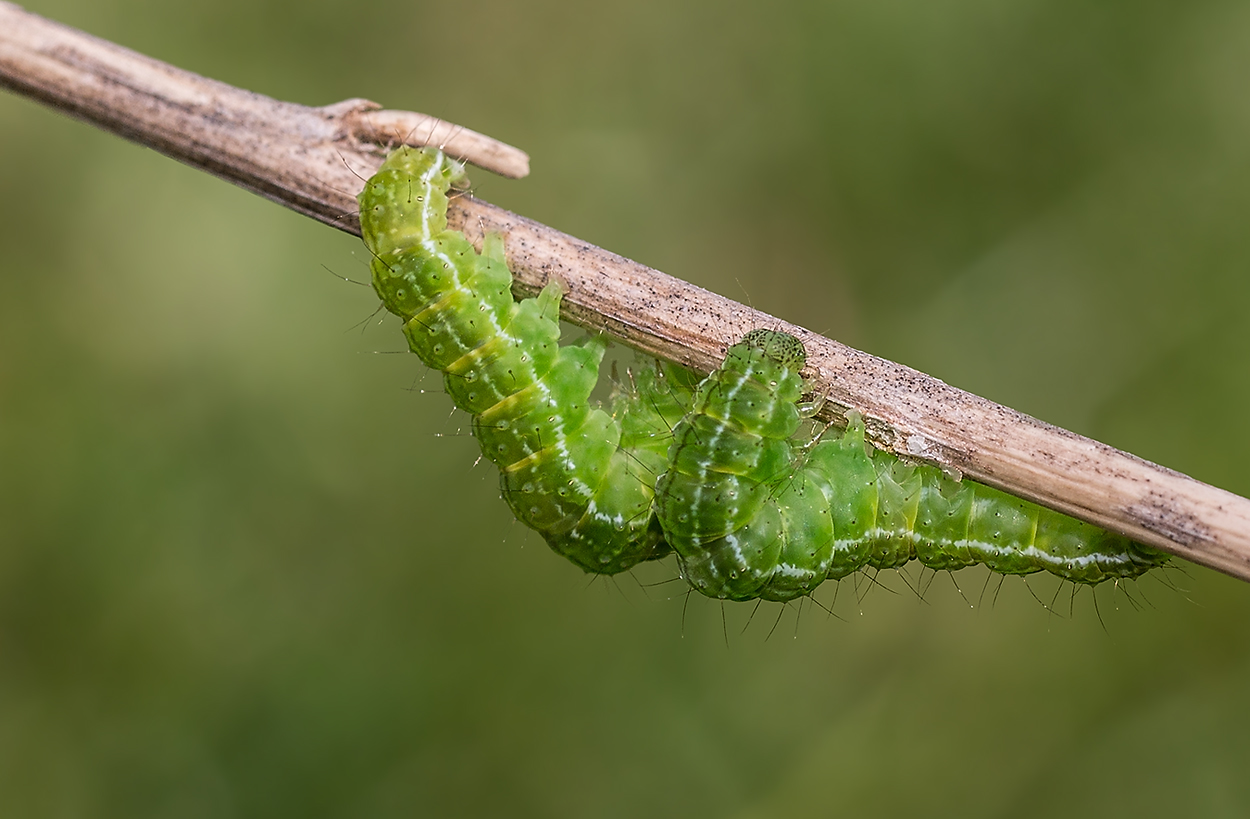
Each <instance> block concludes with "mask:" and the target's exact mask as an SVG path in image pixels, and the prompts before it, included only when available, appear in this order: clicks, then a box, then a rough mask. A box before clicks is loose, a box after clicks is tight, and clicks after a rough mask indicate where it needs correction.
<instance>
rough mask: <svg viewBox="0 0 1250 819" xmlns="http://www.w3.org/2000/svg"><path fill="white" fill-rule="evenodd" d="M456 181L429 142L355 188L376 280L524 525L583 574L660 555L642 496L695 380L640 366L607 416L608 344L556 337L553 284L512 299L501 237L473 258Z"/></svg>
mask: <svg viewBox="0 0 1250 819" xmlns="http://www.w3.org/2000/svg"><path fill="white" fill-rule="evenodd" d="M464 182H465V173H464V167H463V166H462V165H461V164H460V163H459V162H457V161H455V160H453V159H450V158H449V157H447V156H445V155H444V154H443V153H442V152H441V151H439V150H436V149H433V148H422V149H411V148H399V149H397V150H395V151H393V152H392V153H391V154H390V156H389V157H387V159H386V161H385V162H384V163H383V164H382V166H381V168H380V169H379V170H378V172H377V173H376V174H375V175H374V176H373V177H372V178H371V179H369V180H368V182H367V183H366V184H365V188H364V190H363V191H362V192H361V193H360V195H359V197H358V201H359V203H360V227H361V234H362V236H363V238H364V241H365V245H366V247H368V249H369V251H370V252H371V253H372V255H373V258H372V260H371V263H370V267H371V270H372V278H373V286H374V289H375V290H376V291H377V294H378V296H379V297H380V298H381V299H382V303H383V305H384V306H385V307H386V309H387V310H389V311H390V312H391V313H394V314H395V315H397V316H399V317H400V319H402V320H403V322H404V335H405V336H406V337H407V339H408V345H409V347H410V348H411V349H412V351H413V352H415V353H416V354H417V355H418V356H419V357H420V358H421V360H422V361H423V362H425V363H426V364H427V365H428V366H430V367H433V368H435V369H437V370H440V371H442V372H443V373H444V379H443V382H444V385H445V387H446V390H447V393H448V395H450V396H451V397H452V399H453V400H454V401H455V403H456V406H457V407H459V408H460V409H462V410H464V411H466V412H468V413H469V414H470V415H472V416H473V424H472V429H473V435H474V436H475V437H476V438H477V440H478V442H479V444H480V445H481V448H482V453H483V455H485V456H486V458H488V459H489V460H491V461H492V462H493V463H495V464H496V465H497V466H498V467H499V470H500V483H501V485H502V491H503V496H504V498H505V499H506V500H507V502H508V505H509V506H511V508H512V511H513V512H514V513H515V514H516V516H517V518H518V519H519V520H521V522H523V523H525V524H526V525H527V526H529V527H531V528H533V529H535V530H537V531H538V532H540V533H541V534H542V535H543V537H544V538H545V539H546V541H547V543H548V544H550V546H551V547H552V548H553V549H554V550H555V551H556V552H558V553H560V554H562V555H564V556H565V557H567V558H569V559H570V560H571V561H573V562H574V563H576V564H577V565H578V566H581V567H582V568H583V569H585V570H586V571H589V572H596V573H600V574H613V573H616V572H620V571H624V570H626V569H628V568H630V567H632V566H634V565H635V564H637V563H639V562H640V561H643V560H650V559H653V558H656V557H662V556H664V555H665V554H667V553H668V551H669V549H668V546H667V544H666V543H665V542H664V539H663V535H662V532H661V530H660V528H659V525H658V523H657V522H656V520H655V518H654V515H653V514H652V512H651V502H652V494H653V488H654V485H655V478H656V476H658V475H659V473H660V472H662V471H663V469H664V465H665V462H666V451H667V447H668V438H669V431H670V430H671V428H672V425H673V424H674V423H676V421H677V420H678V419H679V418H680V417H681V416H682V413H683V412H684V408H685V406H686V404H687V403H688V399H687V400H683V399H682V398H681V395H680V393H681V392H682V390H684V391H685V393H686V394H687V395H688V393H689V390H690V387H691V384H690V383H689V382H688V379H686V378H685V377H684V376H683V375H682V374H681V371H679V370H677V369H676V368H672V369H665V370H655V371H647V370H644V372H642V373H640V374H639V377H638V378H637V379H636V381H635V383H634V384H633V385H632V386H630V387H628V388H627V387H625V386H624V385H620V384H618V388H617V390H616V393H615V394H614V396H613V399H612V406H611V412H608V411H606V410H605V409H603V408H601V407H599V406H596V405H593V404H592V402H591V400H590V393H591V390H592V389H593V388H594V386H595V382H596V381H597V380H598V376H599V363H600V361H601V359H602V358H603V354H604V350H605V348H606V342H604V341H603V340H602V339H599V338H590V339H588V340H587V341H585V342H584V343H582V344H578V345H570V346H560V345H559V339H560V325H559V314H560V313H559V308H560V299H561V296H562V290H561V288H560V285H559V284H558V283H556V282H554V281H553V282H551V283H549V284H548V285H547V286H546V287H545V288H543V290H542V292H541V293H540V294H539V296H538V297H537V298H533V299H525V300H523V301H521V302H519V303H518V302H515V301H514V300H513V297H512V291H511V286H512V274H511V273H510V272H509V270H508V267H507V265H506V264H505V262H504V247H503V239H502V237H500V236H498V235H488V236H487V237H486V239H485V242H484V244H483V248H482V253H481V254H478V253H477V252H476V251H475V250H474V248H473V246H472V245H470V244H469V242H468V240H467V239H466V238H465V237H464V234H462V233H460V232H458V231H453V230H448V228H447V194H448V191H449V190H450V189H451V188H452V187H453V186H460V185H462V184H463V183H464Z"/></svg>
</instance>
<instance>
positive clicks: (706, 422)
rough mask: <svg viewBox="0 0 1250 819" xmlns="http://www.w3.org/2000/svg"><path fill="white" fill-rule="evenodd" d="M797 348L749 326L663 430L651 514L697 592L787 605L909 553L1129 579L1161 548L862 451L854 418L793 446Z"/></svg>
mask: <svg viewBox="0 0 1250 819" xmlns="http://www.w3.org/2000/svg"><path fill="white" fill-rule="evenodd" d="M806 358H807V354H806V351H805V350H804V348H803V344H802V342H800V341H799V340H798V339H797V338H795V337H793V336H791V335H788V334H786V333H780V332H774V331H771V330H754V331H752V332H750V333H748V334H747V335H746V336H745V337H744V338H743V339H742V341H740V342H739V343H737V344H735V345H733V346H732V347H730V348H729V351H728V353H727V355H726V356H725V361H724V363H723V364H722V365H721V367H720V368H719V369H717V370H716V371H714V372H713V373H712V374H711V375H709V376H708V377H707V378H706V379H705V380H704V381H703V382H702V383H701V384H700V385H699V387H698V389H697V393H696V395H695V398H694V403H693V405H692V407H691V410H690V412H689V413H688V414H687V415H686V416H685V417H684V418H683V419H682V420H681V422H680V423H679V424H678V425H677V428H676V429H675V430H674V440H673V443H672V446H671V448H670V451H669V461H670V464H669V468H668V470H667V471H666V472H665V473H664V475H663V476H662V477H661V478H660V481H659V484H658V486H657V488H656V500H655V504H656V512H657V516H658V518H659V520H660V524H661V527H662V528H663V531H664V535H665V538H666V539H667V541H668V543H669V544H670V545H671V546H672V547H673V549H674V550H675V551H676V552H677V555H678V560H679V562H680V564H681V568H682V574H683V575H684V576H685V578H686V579H687V580H688V581H689V582H690V584H691V585H692V586H693V587H694V588H695V589H697V590H698V591H700V592H702V593H703V594H705V595H708V596H709V597H715V598H721V599H727V600H751V599H755V598H763V599H765V600H778V601H786V600H792V599H794V598H796V597H800V596H803V595H806V594H810V593H811V592H812V591H813V590H814V589H815V588H816V586H817V585H819V584H820V583H822V582H824V581H825V580H827V579H838V578H841V577H845V576H846V575H848V574H850V573H852V572H855V571H858V570H860V569H862V568H864V567H873V568H877V569H885V568H895V567H898V566H901V565H903V564H904V563H907V562H908V561H910V560H912V559H917V560H919V561H920V562H921V563H922V564H923V565H925V566H928V567H930V568H933V569H936V570H955V569H961V568H964V567H965V566H970V565H972V564H974V563H983V564H985V565H986V566H988V567H989V568H990V569H991V570H993V571H995V572H999V573H1002V574H1031V573H1033V572H1038V571H1043V570H1044V571H1049V572H1051V573H1053V574H1056V575H1058V576H1059V577H1062V578H1064V579H1066V580H1071V581H1074V582H1077V583H1085V584H1090V585H1093V584H1097V583H1101V582H1102V581H1104V580H1110V579H1126V578H1132V577H1137V576H1139V575H1141V574H1143V573H1145V572H1147V571H1149V570H1150V569H1152V568H1154V567H1156V566H1161V565H1163V564H1164V563H1166V562H1167V560H1168V556H1167V555H1166V554H1165V553H1163V552H1160V551H1157V550H1155V549H1153V548H1151V547H1148V546H1143V545H1141V544H1139V543H1135V542H1133V541H1131V540H1129V539H1128V538H1126V537H1123V536H1121V535H1117V534H1114V533H1112V532H1108V531H1105V530H1103V529H1099V528H1098V527H1096V526H1093V525H1090V524H1088V523H1083V522H1081V521H1078V520H1076V519H1075V518H1070V517H1068V516H1066V515H1063V514H1060V513H1058V512H1054V511H1052V510H1049V509H1045V508H1043V507H1040V506H1038V505H1037V504H1034V503H1030V502H1029V501H1025V500H1021V499H1019V498H1015V497H1012V496H1010V495H1007V494H1005V493H1003V492H1000V491H998V490H996V489H992V488H990V487H988V486H984V485H981V484H976V483H973V482H971V481H965V482H956V481H954V480H951V479H950V478H947V477H946V476H945V475H943V473H942V472H941V470H939V469H938V468H936V467H933V466H927V465H913V464H906V463H903V462H902V461H900V460H899V459H898V458H896V457H895V456H894V455H892V454H890V453H887V452H883V451H879V452H876V453H873V454H871V455H870V454H869V449H868V448H867V445H866V442H865V440H864V424H863V421H862V420H861V419H860V418H859V417H858V416H857V415H852V416H851V418H850V423H849V425H848V427H847V429H846V431H845V433H844V434H843V435H841V437H838V438H829V439H824V440H818V441H813V442H812V443H811V444H810V445H799V443H798V441H797V439H796V438H795V435H796V433H797V432H798V430H799V427H800V425H801V423H802V415H803V413H802V411H801V408H800V405H799V404H798V403H797V402H798V401H799V399H800V397H801V395H802V394H803V392H804V388H805V384H804V382H803V380H802V378H801V377H800V375H799V370H800V369H802V367H803V365H804V363H805V362H806Z"/></svg>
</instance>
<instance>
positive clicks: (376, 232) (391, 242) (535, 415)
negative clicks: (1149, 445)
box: [359, 148, 1168, 601]
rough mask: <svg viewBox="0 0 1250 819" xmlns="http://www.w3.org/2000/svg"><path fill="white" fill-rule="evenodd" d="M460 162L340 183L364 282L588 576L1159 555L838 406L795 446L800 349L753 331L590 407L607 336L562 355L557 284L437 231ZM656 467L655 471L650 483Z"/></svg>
mask: <svg viewBox="0 0 1250 819" xmlns="http://www.w3.org/2000/svg"><path fill="white" fill-rule="evenodd" d="M464 182H465V174H464V168H463V166H462V165H461V164H460V163H459V162H456V161H455V160H452V159H449V158H448V157H446V156H445V155H444V154H443V153H442V152H441V151H438V150H436V149H433V148H421V149H411V148H400V149H398V150H396V151H394V152H392V153H391V155H390V156H389V157H387V159H386V161H385V162H384V163H383V164H382V166H381V168H380V169H379V170H378V172H377V174H375V175H374V176H373V177H372V178H371V179H369V181H368V182H367V183H366V184H365V188H364V190H363V191H362V192H361V194H360V196H359V203H360V224H361V233H362V235H363V237H364V240H365V245H366V246H367V247H368V249H369V250H370V252H371V253H372V255H373V258H372V261H371V263H370V267H371V270H372V276H373V286H374V289H375V290H376V291H377V294H378V296H379V297H380V298H381V299H382V303H383V305H384V306H385V307H386V309H387V310H389V311H390V312H391V313H394V314H395V315H397V316H399V317H400V318H401V319H402V320H403V322H404V335H405V336H406V337H407V339H408V345H409V347H410V348H411V349H412V351H413V352H415V353H416V354H417V355H418V356H419V357H420V358H421V360H422V361H423V362H425V363H426V364H427V365H428V366H430V367H433V368H435V369H437V370H440V371H441V372H442V373H443V374H444V378H443V382H444V385H445V387H446V390H447V393H448V394H449V395H450V396H451V397H452V399H453V400H454V401H455V403H456V406H458V407H459V408H460V409H463V410H465V411H466V412H468V413H469V414H470V415H471V416H472V417H473V423H472V430H473V435H474V436H475V437H476V438H477V440H478V443H479V444H480V445H481V448H482V453H483V454H484V455H485V457H487V458H488V459H489V460H491V461H492V462H493V463H494V464H496V466H498V467H499V470H500V484H501V487H502V494H503V497H504V498H505V500H506V501H507V502H508V505H509V506H510V507H511V508H512V511H513V513H514V514H515V515H516V516H517V518H518V519H519V520H520V521H521V522H523V523H524V524H526V525H527V526H529V527H531V528H533V529H535V530H536V531H538V532H539V533H541V534H542V536H543V537H544V539H545V540H546V541H547V543H548V544H549V545H550V546H551V548H552V549H554V550H555V551H556V552H558V553H559V554H561V555H564V556H565V557H567V558H568V559H569V560H571V561H572V562H573V563H575V564H576V565H578V566H580V567H581V568H582V569H584V570H585V571H587V572H592V573H596V574H615V573H617V572H621V571H625V570H627V569H629V568H631V567H633V566H635V565H637V564H638V563H640V562H642V561H644V560H652V559H655V558H659V557H663V556H665V555H666V554H667V553H668V552H669V551H670V550H674V551H676V552H677V556H678V561H679V564H680V567H681V571H682V574H683V576H684V577H685V578H686V580H687V581H688V582H689V583H690V584H691V585H692V586H693V587H694V588H695V589H697V590H698V591H700V592H702V593H703V594H706V595H708V596H710V597H715V598H721V599H728V600H750V599H755V598H762V599H766V600H777V601H786V600H792V599H795V598H797V597H801V596H803V595H807V594H810V593H811V592H812V591H814V590H815V588H816V587H817V586H818V585H819V584H820V583H822V582H824V581H825V580H830V579H838V578H841V577H845V576H847V575H848V574H851V573H852V572H855V571H858V570H860V569H863V568H865V567H872V568H876V569H884V568H894V567H898V566H901V565H903V564H905V563H907V562H908V561H910V560H912V559H917V560H919V561H920V562H921V563H922V564H924V565H925V566H928V567H931V568H933V569H937V570H954V569H959V568H963V567H965V566H968V565H971V564H973V563H983V564H985V565H986V566H988V567H989V568H990V569H992V570H993V571H996V572H1000V573H1003V574H1029V573H1032V572H1037V571H1043V570H1046V571H1050V572H1052V573H1054V574H1056V575H1058V576H1060V577H1062V578H1065V579H1067V580H1071V581H1074V582H1077V583H1085V584H1091V585H1092V584H1096V583H1100V582H1102V581H1103V580H1108V579H1112V578H1131V577H1137V576H1138V575H1140V574H1142V573H1144V572H1146V571H1148V570H1149V569H1151V568H1154V567H1156V566H1160V565H1162V564H1163V563H1165V562H1166V561H1167V559H1168V558H1167V556H1166V555H1165V554H1164V553H1162V552H1159V551H1156V550H1154V549H1152V548H1149V547H1146V546H1142V545H1140V544H1137V543H1134V542H1132V541H1130V540H1128V539H1127V538H1124V537H1122V536H1120V535H1115V534H1112V533H1110V532H1106V531H1103V530H1101V529H1098V528H1097V527H1094V526H1091V525H1089V524H1086V523H1082V522H1080V521H1077V520H1075V519H1073V518H1069V517H1067V516H1065V515H1062V514H1059V513H1057V512H1053V511H1051V510H1048V509H1044V508H1042V507H1040V506H1037V505H1036V504H1033V503H1029V502H1028V501H1024V500H1020V499H1018V498H1014V497H1011V496H1010V495H1006V494H1004V493H1002V492H999V491H997V490H995V489H991V488H989V487H986V486H982V485H979V484H974V483H972V482H964V483H958V482H956V481H953V480H951V479H949V478H947V477H946V476H944V475H943V474H942V473H941V471H940V470H938V469H937V468H936V467H932V466H926V465H915V464H907V463H903V462H901V461H899V460H898V459H897V458H895V457H894V456H893V455H891V454H889V453H886V452H875V453H870V450H869V448H868V446H867V444H866V442H865V440H864V426H863V422H862V421H861V420H860V419H859V418H858V417H857V416H854V415H852V417H851V419H850V424H849V426H848V428H847V430H846V431H845V433H844V434H842V435H841V436H840V437H836V438H834V437H828V438H825V439H817V440H812V441H808V442H804V441H803V440H802V437H801V436H799V435H798V433H799V429H800V427H801V425H802V423H803V417H804V415H805V414H806V413H805V412H804V408H803V407H802V406H801V405H800V403H799V402H800V399H801V397H802V395H803V393H804V389H805V387H806V385H805V383H804V382H803V379H802V377H801V376H800V375H799V371H800V370H801V369H802V367H803V365H804V363H805V362H806V358H807V355H806V351H805V350H804V348H803V344H802V343H801V342H800V341H799V340H798V339H796V338H794V337H793V336H790V335H787V334H785V333H779V332H774V331H770V330H755V331H752V332H750V333H748V334H747V335H746V336H745V337H744V338H743V339H742V340H741V341H740V342H739V343H737V344H735V345H733V346H732V347H730V348H729V351H728V353H727V355H726V356H725V361H724V363H723V364H722V366H721V367H720V368H719V369H717V370H715V371H714V372H713V373H712V374H711V375H709V376H708V377H707V378H706V379H704V380H703V381H702V382H700V383H698V384H697V386H696V384H695V383H694V382H695V378H694V376H693V375H692V374H691V373H689V372H688V371H686V370H683V369H681V368H679V367H676V366H673V365H664V366H660V365H656V366H650V367H644V368H642V369H641V370H640V371H639V372H638V373H637V374H636V376H635V375H633V374H631V377H630V378H629V379H628V383H626V382H618V383H617V384H616V389H615V390H614V392H613V395H612V398H611V400H610V406H609V407H608V408H607V409H605V408H603V407H600V406H598V405H596V404H595V403H593V402H592V401H591V399H590V394H591V390H592V389H593V388H594V386H595V383H596V381H597V380H598V375H599V365H600V362H601V360H602V358H603V354H604V351H605V348H606V342H605V341H604V340H603V339H601V338H598V337H591V338H589V339H587V340H585V341H584V342H582V343H580V344H574V345H568V346H560V345H559V339H560V325H559V306H560V299H561V297H562V295H563V291H562V289H561V287H560V285H559V283H557V282H554V281H553V282H550V283H548V284H547V286H546V287H544V288H543V290H542V292H541V293H540V294H539V295H538V297H537V298H532V299H525V300H522V301H520V302H517V301H515V300H514V299H513V297H512V292H511V285H512V274H511V273H510V272H509V270H508V267H507V265H506V264H505V262H504V247H503V239H502V237H500V236H498V235H494V234H489V235H487V236H486V238H485V240H484V242H483V248H482V252H481V253H480V254H479V253H478V252H477V251H476V250H474V248H473V246H472V245H470V244H469V242H468V240H467V239H466V238H465V237H464V235H463V234H462V233H460V232H458V231H453V230H449V229H448V228H447V195H448V192H449V191H450V190H451V188H452V187H453V186H457V187H458V186H461V185H463V184H464ZM657 478H658V480H657Z"/></svg>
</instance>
